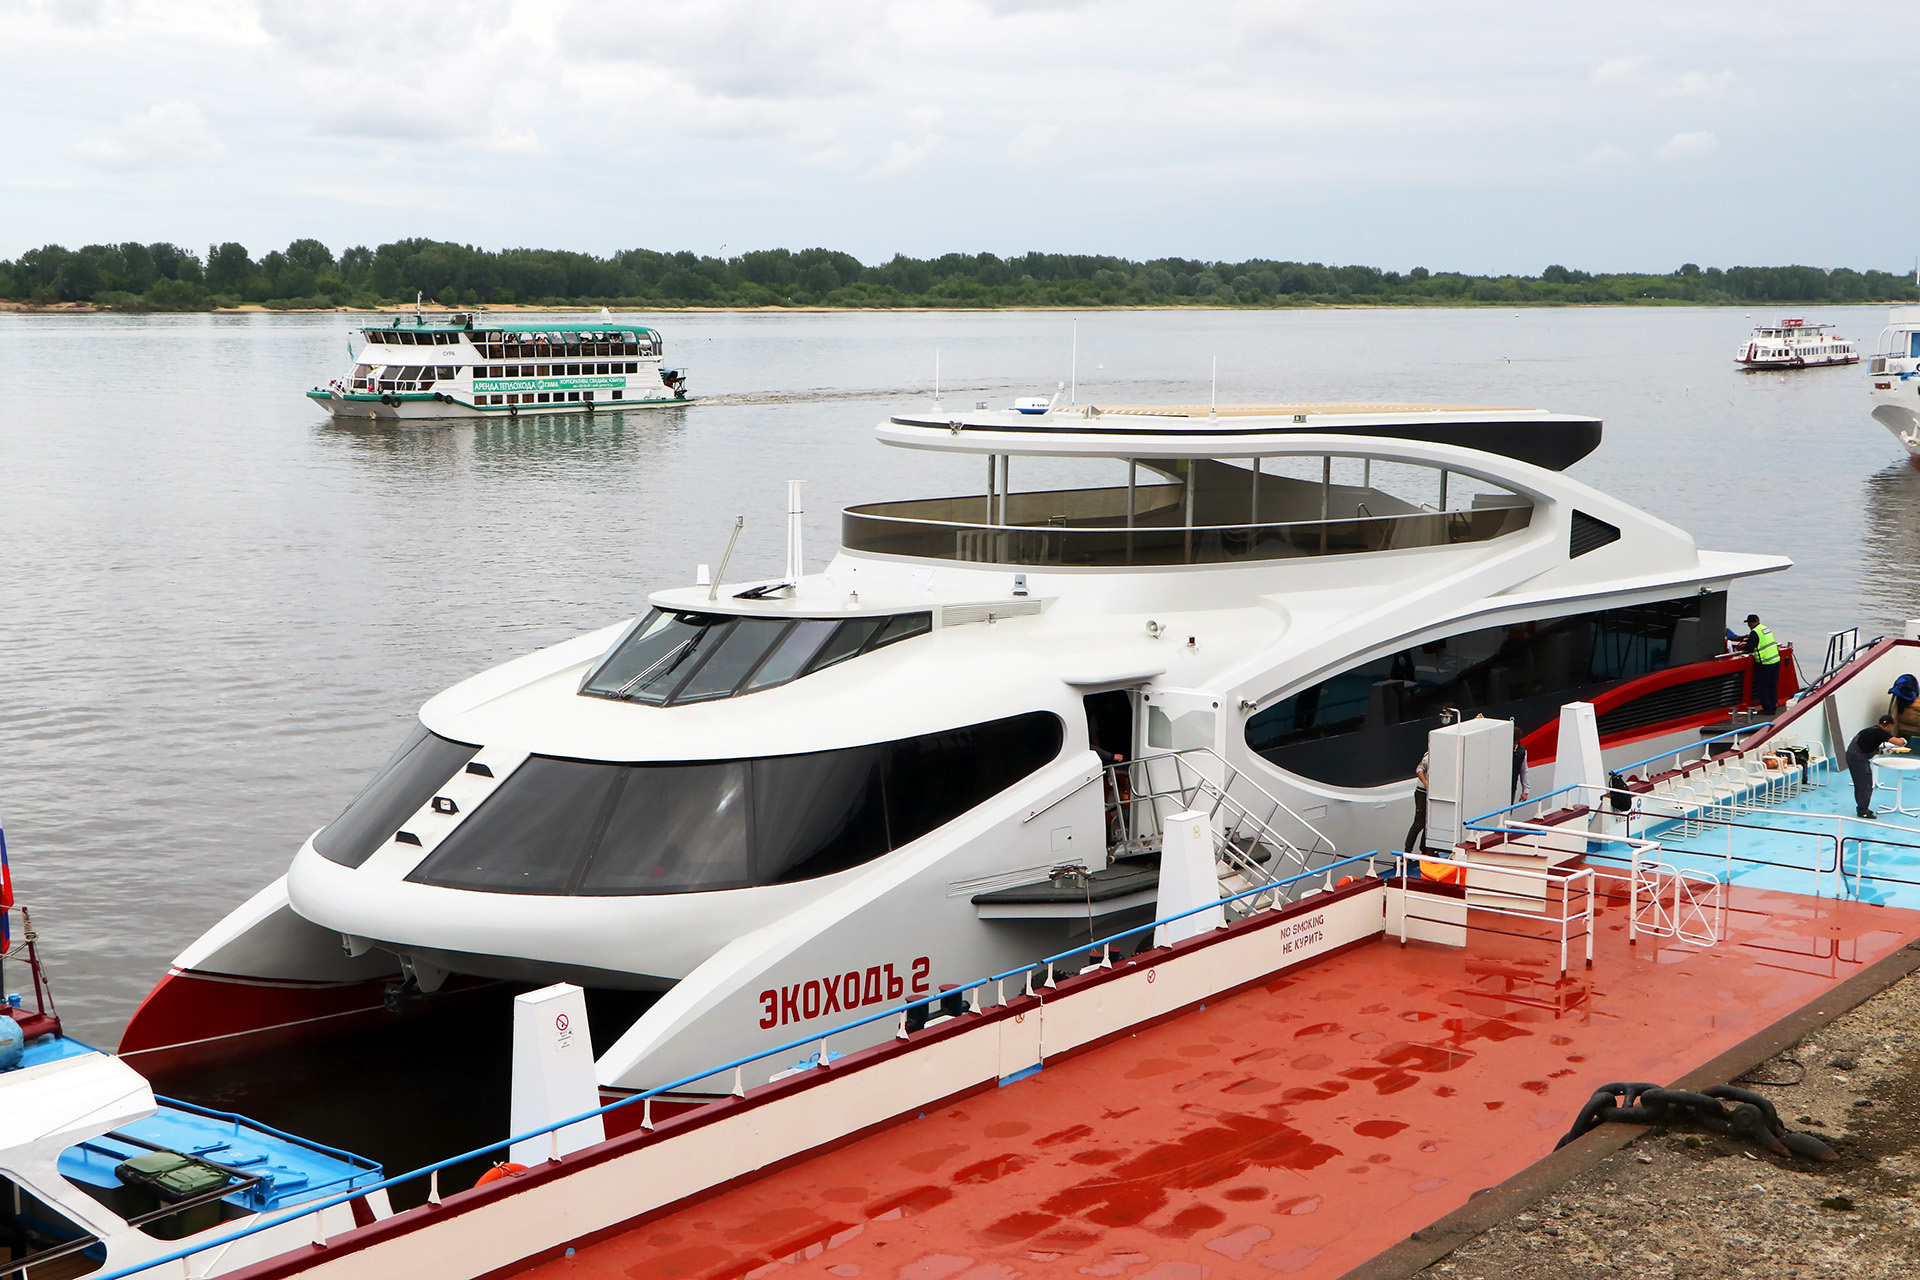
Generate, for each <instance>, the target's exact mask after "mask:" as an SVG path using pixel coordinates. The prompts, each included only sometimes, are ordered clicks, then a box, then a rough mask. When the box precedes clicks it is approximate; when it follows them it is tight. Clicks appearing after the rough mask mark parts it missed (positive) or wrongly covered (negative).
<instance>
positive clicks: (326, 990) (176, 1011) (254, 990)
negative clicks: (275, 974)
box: [120, 969, 391, 1070]
mask: <svg viewBox="0 0 1920 1280" xmlns="http://www.w3.org/2000/svg"><path fill="white" fill-rule="evenodd" d="M386 985H387V980H386V979H384V978H374V979H369V980H366V981H363V982H353V983H331V982H299V981H293V980H269V979H262V978H242V977H236V976H233V975H231V974H221V973H201V972H196V971H185V970H180V969H170V970H168V971H167V976H166V977H164V978H162V979H160V982H159V984H158V985H157V986H155V987H154V989H153V990H152V991H150V992H148V993H147V998H146V999H145V1000H143V1001H141V1002H140V1007H139V1008H138V1009H136V1010H135V1011H134V1014H133V1017H132V1018H131V1019H130V1020H128V1022H127V1029H126V1031H125V1032H123V1033H122V1034H121V1036H120V1055H121V1056H122V1057H126V1058H133V1057H138V1058H140V1060H141V1063H140V1065H141V1067H142V1069H143V1070H166V1069H170V1068H175V1067H182V1066H198V1065H202V1064H205V1063H208V1062H214V1061H218V1060H220V1059H223V1058H230V1057H233V1056H235V1055H237V1054H242V1053H252V1052H256V1051H258V1050H261V1049H266V1048H271V1047H276V1046H279V1045H285V1044H291V1043H294V1042H296V1041H299V1040H304V1039H308V1038H311V1037H315V1036H325V1035H335V1034H338V1033H340V1032H343V1031H350V1030H353V1029H354V1028H356V1027H358V1026H360V1025H362V1024H363V1023H366V1022H371V1021H373V1020H374V1019H375V1018H378V1017H381V1016H391V1015H388V1014H387V1010H386V1006H385V1004H384V996H385V993H386ZM242 1040H244V1044H242V1043H239V1041H242Z"/></svg>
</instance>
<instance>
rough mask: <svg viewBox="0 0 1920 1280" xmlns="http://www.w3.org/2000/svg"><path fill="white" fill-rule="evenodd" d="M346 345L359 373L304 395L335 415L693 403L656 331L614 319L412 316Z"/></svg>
mask: <svg viewBox="0 0 1920 1280" xmlns="http://www.w3.org/2000/svg"><path fill="white" fill-rule="evenodd" d="M496 324H501V327H495V326H496ZM508 325H510V326H511V327H506V326H508ZM349 346H350V347H351V348H352V349H353V352H354V356H353V361H354V363H353V368H352V369H350V370H349V371H348V372H347V374H346V375H345V376H344V377H341V378H335V379H334V380H333V381H332V382H331V383H329V384H328V385H327V386H324V387H315V388H314V389H313V390H311V391H309V392H307V398H308V399H310V400H312V401H314V402H315V403H316V404H319V405H321V406H322V407H324V408H325V409H326V411H327V412H328V413H330V414H332V415H333V416H334V417H336V418H461V417H488V416H492V417H505V418H517V417H519V416H520V415H522V414H537V413H592V412H594V411H595V410H596V409H632V408H645V407H649V406H654V405H668V404H686V403H687V402H688V397H687V386H686V384H687V379H686V375H685V374H684V373H682V372H681V371H680V370H678V369H671V368H668V367H667V364H666V357H665V356H664V355H663V349H664V343H663V342H662V341H661V338H660V334H659V332H658V331H657V330H654V329H648V328H644V327H641V326H636V325H633V324H629V323H626V322H624V321H618V320H615V319H613V318H612V317H611V316H605V317H604V318H602V319H600V320H593V321H588V322H587V323H584V324H582V323H579V322H578V321H575V322H571V323H566V324H561V323H556V322H554V321H551V320H532V319H526V318H523V317H514V318H513V319H511V320H510V321H506V322H504V323H503V324H502V323H501V322H496V321H495V320H494V318H493V317H490V316H485V315H466V314H457V315H427V314H421V313H418V312H416V313H415V314H413V315H412V316H408V317H399V316H396V317H395V318H394V320H393V323H392V324H389V325H386V326H383V327H375V328H368V329H361V330H359V331H358V332H356V333H355V334H354V336H353V337H352V338H351V339H350V340H349ZM423 347H425V348H430V349H429V350H421V348H423Z"/></svg>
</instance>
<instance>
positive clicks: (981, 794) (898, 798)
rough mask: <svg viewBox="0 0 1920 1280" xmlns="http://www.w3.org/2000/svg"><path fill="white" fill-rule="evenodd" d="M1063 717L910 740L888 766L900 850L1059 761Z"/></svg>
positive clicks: (1031, 717) (1039, 715)
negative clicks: (1050, 763)
mask: <svg viewBox="0 0 1920 1280" xmlns="http://www.w3.org/2000/svg"><path fill="white" fill-rule="evenodd" d="M1061 737H1062V729H1061V724H1060V717H1058V716H1056V715H1052V714H1049V713H1047V712H1044V711H1036V712H1032V713H1030V714H1028V715H1024V716H1012V717H1009V718H1008V719H1005V720H995V721H992V722H991V723H988V724H977V725H971V726H969V727H968V728H965V729H955V730H952V731H951V732H949V733H933V734H927V735H926V736H924V737H919V738H909V739H907V740H906V741H904V742H896V743H894V744H893V746H892V750H891V751H890V753H889V758H888V761H887V827H888V830H889V832H890V833H891V834H892V837H893V845H894V847H895V848H896V849H897V848H899V847H900V846H901V845H903V844H906V843H907V842H908V841H909V840H917V839H919V838H920V837H921V836H923V835H925V834H927V832H929V831H932V830H933V829H934V828H935V827H938V826H941V825H943V824H945V823H948V822H951V821H953V820H954V819H955V818H957V817H959V816H960V815H961V814H963V813H965V812H966V811H967V810H969V809H971V808H973V807H974V806H975V805H978V804H980V803H981V802H982V801H984V800H986V799H987V798H988V797H989V796H993V795H997V794H999V793H1000V792H1002V791H1005V790H1006V789H1007V788H1008V787H1010V786H1012V785H1013V784H1014V783H1016V782H1018V781H1019V780H1020V779H1022V778H1024V777H1026V776H1027V775H1028V774H1030V773H1032V772H1033V771H1034V770H1035V769H1038V768H1039V767H1040V766H1041V765H1043V764H1045V763H1047V762H1048V761H1049V760H1051V759H1053V758H1054V757H1055V756H1057V755H1059V754H1060V743H1061Z"/></svg>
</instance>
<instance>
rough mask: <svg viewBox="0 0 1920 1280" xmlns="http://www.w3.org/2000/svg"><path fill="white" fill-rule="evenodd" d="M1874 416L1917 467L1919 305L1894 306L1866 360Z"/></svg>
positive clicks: (1919, 430) (1919, 447) (1919, 449)
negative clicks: (1876, 349) (1875, 346)
mask: <svg viewBox="0 0 1920 1280" xmlns="http://www.w3.org/2000/svg"><path fill="white" fill-rule="evenodd" d="M1867 376H1868V379H1869V381H1870V383H1871V386H1870V387H1869V389H1868V395H1870V396H1871V397H1872V399H1873V418H1874V421H1875V422H1878V423H1879V424H1880V425H1881V426H1883V427H1885V428H1886V429H1887V430H1889V431H1891V432H1893V438H1894V439H1896V440H1898V441H1899V442H1900V443H1901V444H1902V445H1903V446H1905V448H1906V451H1907V461H1908V462H1911V463H1912V464H1913V465H1914V468H1915V469H1916V470H1920V307H1894V308H1893V309H1892V310H1890V311H1888V312H1887V327H1886V328H1885V329H1882V330H1881V331H1880V349H1879V350H1878V351H1876V352H1875V353H1874V355H1873V358H1872V359H1871V360H1869V361H1868V362H1867Z"/></svg>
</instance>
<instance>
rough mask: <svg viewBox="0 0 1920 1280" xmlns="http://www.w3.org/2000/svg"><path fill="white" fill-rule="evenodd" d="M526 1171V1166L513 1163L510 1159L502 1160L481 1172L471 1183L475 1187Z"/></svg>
mask: <svg viewBox="0 0 1920 1280" xmlns="http://www.w3.org/2000/svg"><path fill="white" fill-rule="evenodd" d="M526 1171H527V1166H525V1165H523V1164H515V1163H514V1162H513V1161H511V1160H502V1161H501V1162H500V1163H499V1164H497V1165H495V1166H493V1168H491V1169H489V1170H487V1171H486V1172H485V1173H483V1174H481V1175H480V1180H479V1181H478V1182H476V1183H474V1184H473V1185H474V1186H476V1187H484V1186H486V1185H487V1184H488V1183H489V1182H498V1181H500V1179H502V1178H510V1177H512V1176H513V1175H514V1174H516V1173H525V1172H526Z"/></svg>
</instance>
